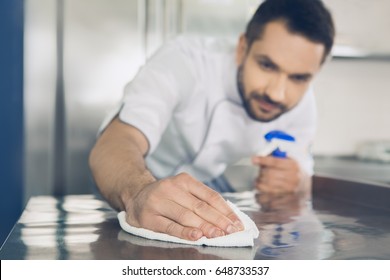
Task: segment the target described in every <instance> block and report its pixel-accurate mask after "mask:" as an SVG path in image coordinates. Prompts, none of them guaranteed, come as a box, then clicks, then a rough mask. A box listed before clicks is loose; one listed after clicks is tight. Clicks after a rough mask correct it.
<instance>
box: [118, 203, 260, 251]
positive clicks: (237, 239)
mask: <svg viewBox="0 0 390 280" xmlns="http://www.w3.org/2000/svg"><path fill="white" fill-rule="evenodd" d="M228 204H229V206H230V207H231V208H232V209H233V210H234V212H235V213H236V214H237V216H238V217H239V218H240V220H241V222H242V223H243V224H244V228H245V229H244V230H243V231H239V232H235V233H232V234H229V235H225V236H220V237H215V238H207V237H205V236H203V237H202V238H200V239H198V240H196V241H189V240H185V239H181V238H178V237H175V236H171V235H168V234H165V233H159V232H154V231H151V230H148V229H144V228H137V227H133V226H131V225H129V224H128V223H127V222H126V213H125V212H124V211H122V212H120V213H118V220H119V224H120V226H121V228H122V229H123V230H124V231H127V232H128V233H131V234H134V235H137V236H141V237H144V238H148V239H153V240H161V241H167V242H174V243H182V244H190V245H207V246H219V247H245V246H253V244H254V242H253V239H255V238H257V237H258V236H259V230H258V229H257V227H256V224H255V223H254V222H253V221H252V220H251V218H249V217H248V216H247V215H246V214H244V213H243V212H241V211H240V210H239V209H238V208H237V207H236V206H235V205H234V204H233V203H231V202H230V201H228Z"/></svg>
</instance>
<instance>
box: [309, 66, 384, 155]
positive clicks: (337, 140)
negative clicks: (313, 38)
mask: <svg viewBox="0 0 390 280" xmlns="http://www.w3.org/2000/svg"><path fill="white" fill-rule="evenodd" d="M315 89H316V95H317V105H318V111H319V120H318V132H317V137H316V140H315V144H314V146H313V152H314V153H315V154H317V155H348V154H355V153H356V151H357V149H358V147H359V145H361V144H362V143H365V142H367V141H383V140H387V141H390V110H389V108H390V59H386V60H383V59H382V60H381V59H378V60H376V59H333V61H331V62H329V63H328V64H327V65H325V67H324V68H323V70H322V72H321V73H320V75H319V76H318V77H317V79H316V81H315Z"/></svg>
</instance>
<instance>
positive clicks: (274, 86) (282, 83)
mask: <svg viewBox="0 0 390 280" xmlns="http://www.w3.org/2000/svg"><path fill="white" fill-rule="evenodd" d="M286 85H287V77H285V76H284V75H282V74H279V75H276V76H275V77H273V79H271V80H270V82H269V84H268V87H267V91H266V92H267V94H268V96H269V97H270V98H271V99H272V100H273V101H274V102H278V103H283V101H285V98H286Z"/></svg>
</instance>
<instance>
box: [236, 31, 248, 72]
mask: <svg viewBox="0 0 390 280" xmlns="http://www.w3.org/2000/svg"><path fill="white" fill-rule="evenodd" d="M247 49H248V43H247V40H246V37H245V34H241V35H240V38H239V40H238V44H237V48H236V63H237V65H241V64H242V62H243V61H244V58H245V56H246V53H247V51H248V50H247Z"/></svg>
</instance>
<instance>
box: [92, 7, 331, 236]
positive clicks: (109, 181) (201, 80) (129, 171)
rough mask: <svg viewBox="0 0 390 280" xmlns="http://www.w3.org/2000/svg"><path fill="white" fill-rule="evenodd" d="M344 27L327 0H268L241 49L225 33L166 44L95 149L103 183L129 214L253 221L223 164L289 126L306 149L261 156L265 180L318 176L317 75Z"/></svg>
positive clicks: (190, 231) (176, 226) (229, 225)
mask: <svg viewBox="0 0 390 280" xmlns="http://www.w3.org/2000/svg"><path fill="white" fill-rule="evenodd" d="M333 37H334V27H333V23H332V19H331V16H330V14H329V12H328V11H327V10H326V9H325V8H324V6H323V4H322V3H321V2H320V1H317V0H294V1H291V0H267V1H265V2H263V3H262V4H261V5H260V7H259V8H258V10H257V11H256V13H255V15H254V16H253V18H252V19H251V21H250V22H249V24H248V26H247V30H246V33H245V34H243V35H242V36H241V37H240V38H239V42H238V45H237V47H236V49H235V51H231V50H229V49H228V48H226V47H225V45H224V44H222V43H220V42H216V41H213V40H199V39H187V38H178V39H177V40H175V41H173V42H170V43H168V44H166V45H165V46H164V47H163V48H162V49H161V50H160V51H159V52H158V53H157V54H155V55H154V56H153V57H152V58H151V59H150V61H149V62H148V63H147V64H146V65H145V66H144V67H143V68H142V69H141V71H140V72H139V73H138V75H137V76H136V78H135V79H134V80H133V81H132V82H131V83H130V84H129V85H128V86H127V88H126V92H125V96H124V98H123V101H122V104H121V107H120V109H118V111H116V112H115V117H113V118H110V120H109V124H108V125H104V126H103V128H104V131H103V132H102V133H101V136H100V137H99V139H98V141H97V143H96V145H95V147H94V148H93V150H92V152H91V155H90V166H91V169H92V172H93V175H94V178H95V180H96V183H97V185H98V187H99V189H100V191H101V193H102V195H103V196H104V197H105V198H106V199H107V200H108V201H109V202H110V204H111V205H112V206H113V207H114V208H115V209H117V210H125V211H126V220H127V222H128V223H129V224H131V225H133V226H136V227H143V228H147V229H150V230H153V231H157V232H163V233H167V234H170V235H173V236H176V237H179V238H184V239H188V240H197V239H199V238H200V237H202V236H206V237H208V238H212V237H218V236H222V235H226V234H230V233H233V232H236V231H240V230H242V229H243V226H242V224H241V221H240V220H239V219H238V217H237V216H236V215H235V214H234V213H233V212H232V210H231V209H230V208H229V206H228V205H227V204H226V202H225V201H224V199H223V198H222V197H221V196H220V195H219V193H218V192H217V191H219V192H222V191H226V190H229V186H226V181H224V180H223V178H222V177H221V174H222V173H223V172H224V170H225V168H226V167H227V166H228V165H230V164H234V163H235V162H237V161H238V160H239V159H241V158H243V157H248V156H251V155H252V156H253V155H255V154H256V152H257V151H259V149H261V147H262V146H263V145H264V142H263V140H262V138H263V135H264V134H265V133H267V132H268V131H270V130H273V129H281V130H284V131H286V132H287V133H291V134H292V135H294V136H295V137H296V138H297V143H296V149H295V150H293V151H291V153H290V154H289V156H290V157H288V158H284V159H278V158H273V157H270V156H267V157H253V163H254V164H255V165H258V166H260V167H261V172H260V174H259V176H258V178H257V179H256V187H257V188H258V189H259V190H260V191H262V192H296V191H299V189H300V188H302V185H304V182H308V181H309V180H310V175H311V172H312V164H311V157H310V154H309V145H310V143H311V141H312V139H313V135H314V130H315V108H314V99H313V94H312V92H311V90H310V87H309V85H310V82H311V80H312V79H313V77H314V76H315V75H316V74H317V72H318V71H319V70H320V67H321V65H322V64H323V62H324V61H325V59H326V57H327V56H328V54H329V52H330V50H331V47H332V44H333ZM213 189H214V190H213ZM215 190H217V191H215Z"/></svg>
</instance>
